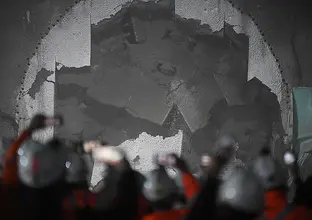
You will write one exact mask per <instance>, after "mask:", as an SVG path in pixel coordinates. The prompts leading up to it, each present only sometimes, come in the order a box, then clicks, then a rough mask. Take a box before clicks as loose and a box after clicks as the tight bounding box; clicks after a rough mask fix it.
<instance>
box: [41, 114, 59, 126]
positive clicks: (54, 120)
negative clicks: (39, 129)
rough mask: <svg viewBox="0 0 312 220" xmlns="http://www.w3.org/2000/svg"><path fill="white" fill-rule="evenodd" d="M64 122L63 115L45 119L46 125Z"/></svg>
mask: <svg viewBox="0 0 312 220" xmlns="http://www.w3.org/2000/svg"><path fill="white" fill-rule="evenodd" d="M62 124H63V118H62V117H61V116H54V117H48V118H47V119H46V120H45V125H46V126H60V125H62Z"/></svg>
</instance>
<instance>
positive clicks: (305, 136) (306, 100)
mask: <svg viewBox="0 0 312 220" xmlns="http://www.w3.org/2000/svg"><path fill="white" fill-rule="evenodd" d="M293 111H294V112H293V149H294V151H295V153H296V155H298V159H300V158H301V157H302V156H303V155H304V154H305V153H307V152H312V88H308V87H307V88H294V89H293Z"/></svg>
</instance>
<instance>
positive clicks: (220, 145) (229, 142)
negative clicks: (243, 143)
mask: <svg viewBox="0 0 312 220" xmlns="http://www.w3.org/2000/svg"><path fill="white" fill-rule="evenodd" d="M215 150H216V151H217V152H216V153H217V154H219V155H221V156H222V157H227V158H229V159H228V162H227V164H226V166H225V167H224V168H223V170H222V171H221V172H220V177H221V179H223V180H226V179H227V178H228V176H230V175H231V172H232V171H233V170H236V169H232V168H235V167H242V168H245V164H244V163H243V161H241V160H240V159H238V158H236V152H237V150H238V143H236V141H235V140H234V138H233V137H232V136H230V135H223V136H221V137H219V138H218V140H217V141H216V146H215Z"/></svg>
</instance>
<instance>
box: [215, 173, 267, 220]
mask: <svg viewBox="0 0 312 220" xmlns="http://www.w3.org/2000/svg"><path fill="white" fill-rule="evenodd" d="M236 169H237V171H236V172H235V173H234V174H233V175H231V176H230V177H229V179H227V180H226V181H224V182H222V183H221V185H220V187H219V190H218V193H217V217H218V219H229V220H231V219H240V220H249V219H254V218H255V217H256V216H258V215H260V214H262V212H263V210H264V189H263V187H262V186H261V184H260V183H259V181H258V179H257V177H256V176H255V175H254V174H253V173H252V172H249V171H247V170H245V169H242V168H236Z"/></svg>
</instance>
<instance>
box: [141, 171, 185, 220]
mask: <svg viewBox="0 0 312 220" xmlns="http://www.w3.org/2000/svg"><path fill="white" fill-rule="evenodd" d="M143 194H144V196H145V198H146V199H147V200H148V201H149V203H150V206H151V212H150V214H147V215H145V216H144V218H143V219H144V220H158V219H159V220H169V219H170V220H175V219H182V218H183V216H184V215H185V214H186V213H187V209H175V210H174V209H173V208H174V205H175V203H176V202H177V199H178V198H179V187H178V186H177V184H176V181H175V180H173V179H172V178H171V177H169V175H168V173H167V172H166V169H165V167H164V166H162V165H158V168H156V169H154V170H152V171H150V172H149V173H147V175H146V181H145V183H144V186H143Z"/></svg>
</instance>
